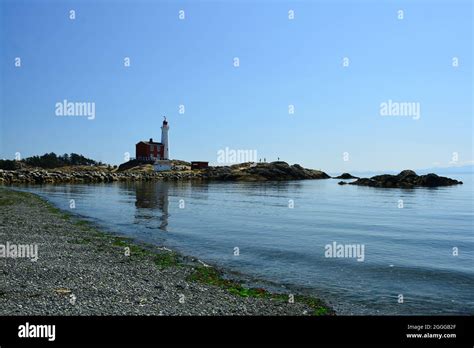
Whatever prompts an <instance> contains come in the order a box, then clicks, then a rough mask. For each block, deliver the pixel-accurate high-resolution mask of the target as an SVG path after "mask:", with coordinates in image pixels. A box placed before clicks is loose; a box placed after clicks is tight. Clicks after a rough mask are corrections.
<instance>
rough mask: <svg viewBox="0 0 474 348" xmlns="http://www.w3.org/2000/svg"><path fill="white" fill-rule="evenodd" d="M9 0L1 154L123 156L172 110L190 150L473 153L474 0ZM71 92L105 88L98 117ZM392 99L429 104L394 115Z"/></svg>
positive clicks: (97, 98) (363, 162) (205, 155)
mask: <svg viewBox="0 0 474 348" xmlns="http://www.w3.org/2000/svg"><path fill="white" fill-rule="evenodd" d="M0 3H1V7H0V11H1V12H0V21H1V22H0V25H1V26H0V42H1V48H0V49H1V52H0V62H1V68H0V73H1V76H0V77H1V79H0V81H1V83H0V88H1V90H0V98H1V99H0V101H1V109H0V112H1V126H0V127H1V128H0V137H1V139H0V157H2V158H13V157H14V155H15V153H16V152H19V153H20V154H21V156H22V157H27V156H31V155H36V154H43V153H46V152H51V151H53V152H56V153H65V152H67V153H69V152H76V153H81V154H83V155H85V156H87V157H91V158H94V159H97V160H101V161H104V162H107V163H112V164H119V163H121V162H123V158H124V153H125V152H130V153H131V155H132V156H133V155H134V151H135V143H136V142H137V141H139V140H146V139H149V138H150V137H153V138H155V139H159V138H160V125H161V121H162V115H166V116H167V117H168V120H169V122H170V133H169V137H170V153H171V157H172V158H178V159H184V160H207V161H210V162H211V163H215V162H216V161H217V152H218V151H219V150H221V149H224V148H226V147H229V148H230V149H235V150H239V149H243V150H245V149H248V150H256V151H257V153H258V157H259V158H260V157H261V158H266V159H267V161H269V160H276V159H277V157H280V159H282V160H285V161H287V162H290V163H300V164H302V165H304V166H307V167H311V168H320V169H323V170H326V171H350V170H359V171H360V170H398V169H404V168H414V169H417V168H426V167H433V166H448V165H450V163H449V162H450V161H451V160H452V156H453V152H456V153H457V154H458V158H459V160H458V163H457V164H466V163H472V160H473V139H472V137H473V129H472V119H473V80H474V79H473V67H472V57H473V5H472V2H471V1H468V0H466V1H459V0H445V1H439V0H438V1H436V0H435V1H421V0H410V1H381V0H377V1H375V0H373V1H329V0H328V1H32V0H28V1H22V0H15V1H11V0H0ZM70 10H75V12H76V19H75V20H71V19H70V18H69V11H70ZM180 10H184V11H185V19H184V20H180V19H179V17H178V15H179V11H180ZM289 10H294V13H295V18H294V19H293V20H289V19H288V11H289ZM399 10H403V11H404V18H403V19H402V20H400V19H398V11H399ZM16 57H20V58H21V67H15V58H16ZM125 57H130V63H131V65H130V67H124V58H125ZM234 57H238V58H239V59H240V66H239V67H237V68H236V67H234V66H233V59H234ZM344 57H348V58H349V66H348V67H343V64H342V62H343V58H344ZM453 57H457V58H458V60H459V66H458V67H453V66H452V59H453ZM64 99H67V100H69V101H73V102H94V103H95V105H96V116H95V119H94V120H88V119H87V118H86V117H58V116H56V115H55V104H56V103H57V102H61V101H62V100H64ZM388 100H392V101H397V102H416V103H419V105H420V110H421V114H420V118H419V119H418V120H414V119H413V118H412V117H406V116H403V117H402V116H381V115H380V112H379V110H380V104H381V103H382V102H386V101H388ZM180 104H183V105H184V106H185V113H184V114H179V112H178V111H179V105H180ZM290 104H291V105H294V107H295V113H294V114H293V115H291V114H289V113H288V105H290ZM344 152H347V153H348V154H349V158H348V159H349V160H348V161H344V156H343V153H344Z"/></svg>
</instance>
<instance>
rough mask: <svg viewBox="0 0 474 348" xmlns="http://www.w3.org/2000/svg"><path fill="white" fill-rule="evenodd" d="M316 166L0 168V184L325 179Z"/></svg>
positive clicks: (324, 175) (284, 164)
mask: <svg viewBox="0 0 474 348" xmlns="http://www.w3.org/2000/svg"><path fill="white" fill-rule="evenodd" d="M327 178H329V175H327V174H326V173H324V172H322V171H319V170H312V169H306V168H303V167H301V166H300V165H298V164H294V165H292V166H290V165H288V163H286V162H272V163H258V164H257V163H243V164H238V165H233V166H218V167H209V168H206V169H202V170H171V171H165V172H154V171H146V170H142V171H135V170H123V171H113V170H105V169H103V170H84V169H78V170H74V169H71V168H69V169H68V170H67V171H66V170H61V169H56V170H44V169H21V170H0V184H7V185H8V184H47V183H94V182H96V183H99V182H114V181H151V180H221V181H226V180H228V181H237V180H243V181H265V180H302V179H327Z"/></svg>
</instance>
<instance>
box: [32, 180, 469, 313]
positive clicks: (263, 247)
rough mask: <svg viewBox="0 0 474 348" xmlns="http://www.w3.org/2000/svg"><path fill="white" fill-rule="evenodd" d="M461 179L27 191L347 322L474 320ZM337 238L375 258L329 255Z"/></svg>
mask: <svg viewBox="0 0 474 348" xmlns="http://www.w3.org/2000/svg"><path fill="white" fill-rule="evenodd" d="M450 176H451V177H453V178H455V179H460V180H462V181H464V185H459V186H453V187H443V188H434V189H426V188H418V189H411V190H406V189H378V188H368V187H356V186H348V185H346V186H340V185H337V182H338V181H339V180H332V179H328V180H308V181H292V182H273V183H229V182H225V183H218V182H216V183H190V182H183V183H172V182H169V183H165V182H158V183H127V184H126V183H113V184H93V185H45V186H36V187H28V188H27V190H29V191H32V192H35V193H38V194H40V195H41V196H43V197H45V198H46V199H48V200H49V201H50V202H52V203H54V204H55V205H56V206H57V207H59V208H62V209H64V210H71V209H69V200H70V199H74V200H75V204H76V208H75V209H74V210H72V211H73V212H75V213H77V214H80V215H82V216H84V217H86V218H87V219H90V220H91V221H94V222H95V223H97V224H99V225H100V226H102V227H104V228H105V229H107V230H109V231H112V232H116V233H119V234H123V235H128V236H131V237H134V238H136V239H137V240H140V241H144V242H148V243H155V244H159V245H166V246H168V247H170V248H173V249H175V250H178V251H181V252H183V253H185V254H189V255H193V256H196V257H198V258H200V259H202V260H203V261H206V262H209V263H213V264H216V265H218V266H223V267H226V268H227V269H230V270H235V271H238V272H241V273H243V274H245V275H248V276H249V277H251V278H258V279H263V280H267V281H270V282H272V283H275V284H277V285H276V286H285V287H288V288H290V289H298V290H299V291H303V292H306V293H309V294H313V295H316V296H320V297H322V298H324V299H326V300H328V301H329V302H330V303H331V304H332V305H333V306H334V307H335V308H336V310H337V311H338V313H340V314H408V315H409V314H474V233H473V231H474V229H473V211H474V209H473V208H474V203H473V175H470V174H463V175H450ZM289 200H292V201H293V202H294V208H290V207H289V205H291V202H289ZM399 200H403V208H399V207H398V206H399ZM289 203H290V204H289ZM183 204H184V206H183ZM333 242H337V243H341V244H363V245H364V248H365V250H364V251H365V259H364V261H363V262H358V261H357V260H356V259H355V258H327V257H325V245H327V244H331V243H333ZM236 247H237V248H239V253H240V255H238V256H236V255H234V251H235V248H236ZM454 247H456V248H458V250H459V255H458V256H453V248H454ZM400 294H401V295H403V303H398V299H399V295H400Z"/></svg>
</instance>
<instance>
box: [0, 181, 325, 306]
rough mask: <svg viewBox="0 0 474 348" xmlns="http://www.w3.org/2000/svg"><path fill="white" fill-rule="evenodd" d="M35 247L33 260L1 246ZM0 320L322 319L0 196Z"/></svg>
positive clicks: (42, 204)
mask: <svg viewBox="0 0 474 348" xmlns="http://www.w3.org/2000/svg"><path fill="white" fill-rule="evenodd" d="M7 243H8V244H9V245H10V247H11V245H35V244H36V245H37V248H38V249H37V250H38V259H37V260H36V261H33V260H32V259H31V258H28V257H22V258H20V257H16V258H15V257H11V256H12V255H7V254H5V246H6V245H7ZM2 245H3V246H4V247H3V251H4V254H5V255H3V256H2V255H1V254H0V315H315V314H316V315H327V314H329V315H330V314H333V311H332V310H331V309H330V308H328V307H327V306H326V305H325V304H324V303H322V302H321V301H319V300H317V299H313V298H308V297H303V296H296V295H295V298H294V301H291V300H290V301H289V298H290V297H289V295H288V294H272V293H270V292H268V291H266V290H263V289H248V288H246V287H244V286H243V285H242V284H239V283H237V282H234V281H231V280H229V279H227V278H226V277H225V276H223V275H222V274H221V272H220V271H218V270H216V269H214V268H212V267H206V266H203V265H202V264H201V263H200V262H199V261H198V260H195V259H192V258H190V257H184V256H181V255H179V254H177V253H175V252H172V251H169V250H165V249H160V248H156V247H154V248H153V247H151V246H142V245H138V244H136V243H133V242H132V241H131V240H129V239H126V238H121V237H118V236H114V235H112V234H109V233H106V232H102V231H100V230H98V229H97V228H96V227H95V226H92V225H90V224H89V223H87V222H85V221H83V220H80V219H78V218H77V217H75V216H72V215H69V214H68V213H65V212H62V211H60V210H58V209H56V208H54V207H53V206H51V205H50V204H49V203H48V202H46V201H44V200H42V199H41V198H39V197H38V196H36V195H33V194H30V193H24V192H18V191H14V190H11V189H7V188H0V248H1V246H2Z"/></svg>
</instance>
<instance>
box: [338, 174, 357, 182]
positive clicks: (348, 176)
mask: <svg viewBox="0 0 474 348" xmlns="http://www.w3.org/2000/svg"><path fill="white" fill-rule="evenodd" d="M333 179H344V180H348V179H359V177H358V176H352V175H351V174H349V173H342V174H341V175H339V176H335V177H334V178H333Z"/></svg>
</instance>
